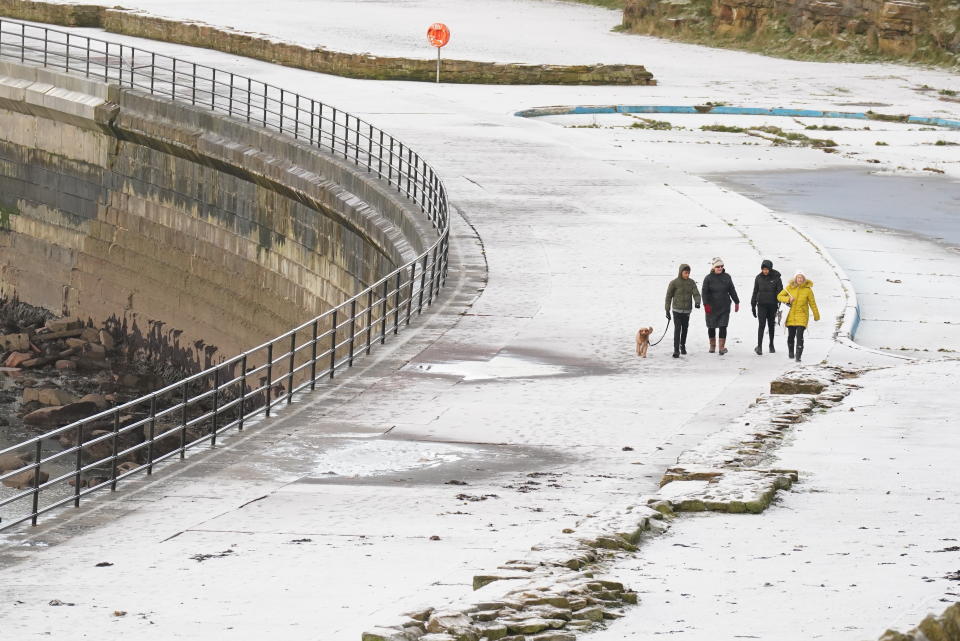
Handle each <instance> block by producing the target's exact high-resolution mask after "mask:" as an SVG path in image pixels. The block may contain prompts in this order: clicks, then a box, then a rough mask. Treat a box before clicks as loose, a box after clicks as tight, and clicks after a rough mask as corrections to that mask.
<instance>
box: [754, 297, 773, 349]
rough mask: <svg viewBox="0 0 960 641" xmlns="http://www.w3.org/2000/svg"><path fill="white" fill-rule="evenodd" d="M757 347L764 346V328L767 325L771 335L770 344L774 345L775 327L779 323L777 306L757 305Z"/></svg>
mask: <svg viewBox="0 0 960 641" xmlns="http://www.w3.org/2000/svg"><path fill="white" fill-rule="evenodd" d="M757 323H758V324H757V345H763V327H764V325H766V327H767V332H768V333H769V334H770V344H771V345H772V344H773V327H774V325H776V323H777V306H776V305H757Z"/></svg>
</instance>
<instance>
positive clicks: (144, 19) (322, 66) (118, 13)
mask: <svg viewBox="0 0 960 641" xmlns="http://www.w3.org/2000/svg"><path fill="white" fill-rule="evenodd" d="M0 15H3V16H7V17H10V18H15V19H20V20H30V21H33V22H43V23H47V24H56V25H61V26H70V27H74V26H84V27H97V28H101V29H104V30H105V31H107V32H109V33H118V34H123V35H127V36H133V37H138V38H149V39H151V40H159V41H162V42H170V43H175V44H182V45H188V46H194V47H204V48H207V49H213V50H216V51H222V52H224V53H229V54H233V55H241V56H245V57H248V58H254V59H257V60H263V61H266V62H270V63H274V64H280V65H284V66H288V67H296V68H299V69H306V70H308V71H316V72H319V73H325V74H331V75H336V76H343V77H347V78H362V79H367V80H404V81H420V82H435V81H436V62H435V61H434V60H432V59H418V58H403V57H387V56H374V55H370V54H365V53H346V52H341V51H331V50H328V49H325V48H322V47H315V48H309V47H304V46H301V45H297V44H293V43H288V42H278V41H276V40H272V39H270V38H266V37H259V36H257V35H253V34H250V33H245V32H241V31H237V30H234V29H230V28H223V27H215V26H212V25H208V24H205V23H202V22H198V21H194V20H189V21H188V20H172V19H169V18H161V17H159V16H154V15H151V14H149V13H147V12H145V11H139V10H131V9H125V8H123V7H107V6H103V5H65V4H58V3H52V2H43V1H33V0H0ZM440 69H441V71H440V73H441V79H442V81H443V82H446V83H458V84H507V85H524V84H543V85H655V84H656V80H655V79H654V78H653V74H651V73H650V72H649V71H647V69H646V68H645V67H643V66H642V65H631V64H607V65H604V64H599V63H598V64H586V65H549V64H524V63H498V62H478V61H473V60H454V59H447V60H444V61H442V64H441V67H440Z"/></svg>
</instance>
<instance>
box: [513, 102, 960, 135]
mask: <svg viewBox="0 0 960 641" xmlns="http://www.w3.org/2000/svg"><path fill="white" fill-rule="evenodd" d="M616 113H621V114H716V115H725V116H787V117H793V118H848V119H853V120H877V121H882V122H902V123H906V124H914V125H931V126H935V127H947V128H950V129H960V120H950V119H948V118H935V117H928V116H908V115H888V114H880V113H875V112H872V111H867V112H862V111H822V110H819V109H783V108H780V107H775V108H766V107H728V106H725V105H695V106H689V105H574V106H564V107H535V108H533V109H525V110H523V111H518V112H516V113H515V114H514V115H515V116H519V117H520V118H536V117H538V116H570V115H582V114H616Z"/></svg>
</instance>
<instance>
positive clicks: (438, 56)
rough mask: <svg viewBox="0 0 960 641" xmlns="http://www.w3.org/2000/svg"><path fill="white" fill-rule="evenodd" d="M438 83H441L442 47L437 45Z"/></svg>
mask: <svg viewBox="0 0 960 641" xmlns="http://www.w3.org/2000/svg"><path fill="white" fill-rule="evenodd" d="M437 84H440V47H437Z"/></svg>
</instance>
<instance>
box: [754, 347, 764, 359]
mask: <svg viewBox="0 0 960 641" xmlns="http://www.w3.org/2000/svg"><path fill="white" fill-rule="evenodd" d="M753 351H755V352H756V353H757V356H761V355H763V347H762V346H761V345H757V346H756V347H754V348H753Z"/></svg>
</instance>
